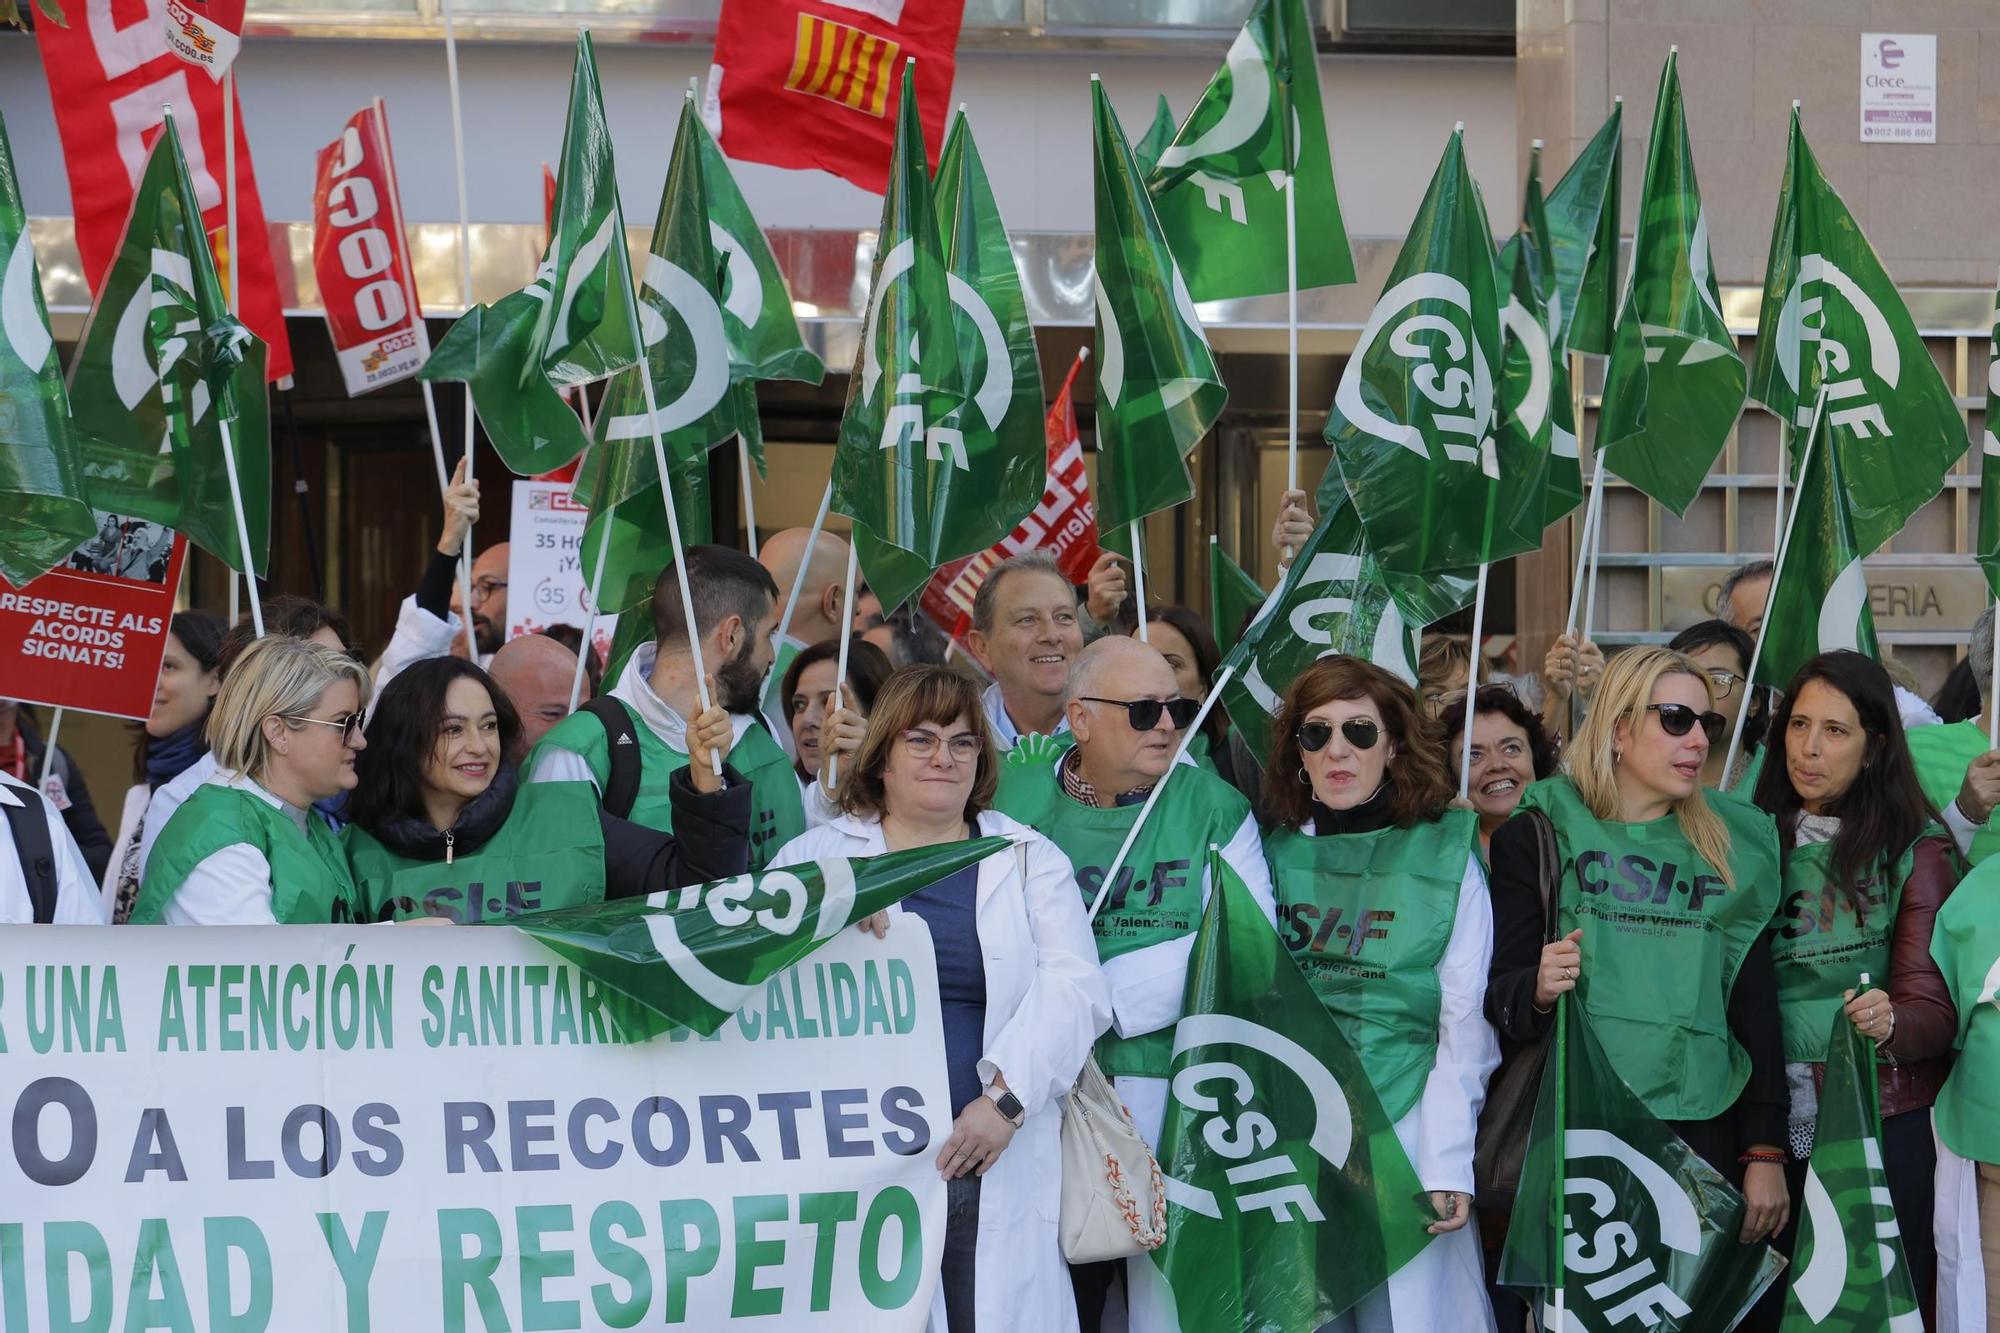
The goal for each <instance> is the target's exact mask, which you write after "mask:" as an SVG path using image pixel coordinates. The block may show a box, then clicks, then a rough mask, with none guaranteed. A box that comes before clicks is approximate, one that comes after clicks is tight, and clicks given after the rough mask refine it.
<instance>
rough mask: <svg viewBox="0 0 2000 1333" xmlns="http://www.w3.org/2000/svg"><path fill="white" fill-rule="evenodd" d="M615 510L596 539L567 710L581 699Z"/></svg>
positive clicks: (614, 508)
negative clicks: (593, 570) (594, 563)
mask: <svg viewBox="0 0 2000 1333" xmlns="http://www.w3.org/2000/svg"><path fill="white" fill-rule="evenodd" d="M571 493H572V494H574V493H575V491H574V488H572V489H571ZM617 512H618V506H617V505H613V506H611V508H609V509H607V510H605V511H604V535H603V536H602V537H600V538H598V541H597V573H596V575H595V576H594V577H592V579H591V580H590V606H589V608H588V609H587V610H586V611H585V612H584V616H583V643H582V644H581V645H580V651H579V652H578V653H577V655H576V675H575V676H573V677H571V679H570V682H569V711H570V712H572V713H574V712H575V711H576V708H577V704H578V703H579V702H580V701H581V700H582V699H583V676H584V671H585V668H586V664H587V663H588V662H589V661H590V640H591V636H592V635H593V634H595V633H596V632H597V608H598V607H599V606H600V605H602V604H603V600H604V566H605V565H606V564H607V563H608V562H609V561H610V559H611V525H612V520H613V518H614V516H615V515H616V514H617ZM626 614H627V615H634V614H637V613H636V612H627V613H626Z"/></svg>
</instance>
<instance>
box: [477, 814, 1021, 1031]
mask: <svg viewBox="0 0 2000 1333" xmlns="http://www.w3.org/2000/svg"><path fill="white" fill-rule="evenodd" d="M1007 846H1008V840H1007V839H1005V838H969V839H966V840H964V841H962V842H950V843H942V844H939V845H937V846H934V847H918V848H912V849H911V850H909V851H903V852H890V853H888V854H887V855H884V856H870V857H854V858H851V859H850V858H834V859H829V860H825V861H807V862H802V863H801V864H799V865H794V866H786V867H785V868H784V869H782V870H760V871H757V872H755V873H753V874H748V875H737V876H735V877H734V878H732V879H724V880H716V881H713V882H711V883H707V884H695V885H691V886H689V887H687V888H682V889H670V890H667V891H665V892H662V893H655V894H651V895H649V896H647V897H645V898H626V899H621V900H618V901H614V902H607V903H592V904H590V905H589V906H587V907H565V908H558V909H556V910H554V911H548V912H530V913H527V914H525V915H522V916H514V917H508V918H506V919H505V921H504V922H503V923H502V924H505V925H509V926H512V927H514V928H515V929H517V930H520V931H523V932H524V933H526V934H528V935H532V936H533V937H534V938H536V939H538V940H540V941H541V942H542V943H543V944H545V945H547V946H548V947H549V948H551V949H553V950H554V951H555V952H556V953H557V954H559V955H561V956H562V958H563V959H565V960H566V961H568V962H570V963H574V964H575V965H576V966H577V967H578V968H580V969H581V970H582V971H583V973H584V974H585V975H586V976H589V977H591V978H593V979H595V980H596V981H598V982H600V983H602V984H603V985H605V986H607V987H609V988H610V989H611V990H613V991H615V992H617V993H618V994H620V995H623V996H626V997H628V998H629V999H631V1000H633V1001H636V1002H637V1003H638V1004H639V1005H641V1006H643V1008H644V1010H645V1011H646V1012H647V1013H648V1014H650V1015H653V1016H654V1018H655V1020H656V1021H654V1022H651V1023H642V1024H640V1025H638V1026H639V1033H638V1035H649V1034H650V1033H653V1032H657V1031H661V1030H664V1029H666V1028H672V1027H686V1028H692V1029H693V1030H694V1031H696V1032H699V1033H701V1034H702V1035H703V1036H707V1035H709V1034H710V1033H712V1032H714V1031H715V1030H716V1029H717V1028H719V1027H721V1026H722V1025H723V1024H724V1023H725V1022H727V1021H728V1019H729V1017H730V1015H732V1014H734V1013H735V1012H736V1011H737V1010H738V1009H740V1008H742V1007H743V1005H744V1004H745V1003H746V1002H748V1001H749V1000H750V999H751V997H752V996H753V995H754V994H755V993H756V991H757V989H758V987H760V986H762V985H763V984H764V983H765V981H766V980H768V979H769V978H770V977H772V976H774V975H775V974H777V973H778V972H781V971H783V970H784V969H785V968H788V967H790V966H792V964H794V963H796V962H798V961H799V960H800V959H802V958H804V957H805V956H806V955H807V954H809V953H811V952H812V951H813V950H815V949H817V948H818V947H819V946H820V945H822V944H824V943H826V942H827V941H828V940H830V939H832V938H833V937H834V936H835V935H838V934H839V933H840V932H841V931H843V930H846V929H847V928H848V927H849V926H851V925H853V924H854V923H855V922H857V921H860V920H862V919H863V918H865V917H867V916H869V915H871V914H873V913H875V912H879V911H882V910H883V909H884V908H886V907H888V906H889V905H890V904H892V903H895V902H897V901H899V900H901V899H903V898H906V897H908V896H909V895H910V894H912V893H915V892H916V891H917V890H918V889H921V888H923V887H924V886H925V885H928V884H934V883H936V882H937V881H938V880H940V879H943V878H944V877H945V876H947V875H951V874H955V873H956V872H958V871H960V870H963V869H965V868H966V867H967V866H972V865H977V864H979V862H981V861H983V860H985V859H986V858H987V857H989V856H992V855H994V854H995V853H999V852H1005V851H1006V849H1007ZM498 920H499V919H498V918H496V921H498Z"/></svg>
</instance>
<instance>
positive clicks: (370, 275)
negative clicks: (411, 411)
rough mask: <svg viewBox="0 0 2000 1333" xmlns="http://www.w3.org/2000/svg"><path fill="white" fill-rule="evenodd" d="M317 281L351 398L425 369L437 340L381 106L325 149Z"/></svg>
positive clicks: (317, 189)
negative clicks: (415, 271) (422, 301)
mask: <svg viewBox="0 0 2000 1333" xmlns="http://www.w3.org/2000/svg"><path fill="white" fill-rule="evenodd" d="M313 276H314V277H316V278H317V279H318V280H319V294H320V303H321V304H322V305H324V306H325V307H326V326H327V332H328V333H330V334H331V335H332V336H333V354H334V357H335V358H336V359H337V360H338V361H339V362H340V374H341V377H342V378H343V379H345V380H346V381H347V392H348V396H349V397H352V396H354V395H355V394H362V393H367V392H368V391H369V390H370V389H379V388H381V387H382V386H383V385H385V384H394V383H395V382H396V381H397V380H401V379H408V378H409V377H410V376H412V375H414V374H416V373H417V372H418V371H419V370H421V369H423V365H424V361H425V359H426V358H428V357H429V356H430V354H431V340H430V334H429V333H427V332H426V331H425V329H424V312H423V308H422V307H421V306H420V305H419V304H418V302H417V284H416V280H415V279H414V277H413V276H412V275H411V272H410V257H409V243H408V239H407V237H406V236H405V235H404V232H403V204H402V199H401V197H400V196H399V195H398V193H397V189H396V161H395V158H394V157H393V156H392V155H391V153H390V151H389V116H388V112H387V111H386V110H385V109H384V108H383V106H382V99H380V98H379V97H378V98H376V99H375V100H374V101H373V102H371V103H369V104H368V105H367V106H365V107H363V108H361V110H359V111H357V112H355V113H354V114H353V115H352V116H350V117H349V118H348V121H347V125H346V127H345V128H343V129H342V130H341V132H340V137H339V138H338V139H335V140H334V141H333V142H332V143H330V144H328V145H327V146H326V147H324V148H322V149H320V150H319V174H318V177H317V182H316V183H315V185H314V186H313Z"/></svg>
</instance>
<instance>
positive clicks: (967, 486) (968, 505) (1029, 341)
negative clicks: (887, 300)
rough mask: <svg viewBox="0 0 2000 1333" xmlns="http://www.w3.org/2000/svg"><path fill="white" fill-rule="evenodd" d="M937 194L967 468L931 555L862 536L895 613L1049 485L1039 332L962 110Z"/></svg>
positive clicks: (1004, 531) (874, 581)
mask: <svg viewBox="0 0 2000 1333" xmlns="http://www.w3.org/2000/svg"><path fill="white" fill-rule="evenodd" d="M934 188H935V191H936V196H937V198H936V202H937V222H938V240H939V244H940V245H941V246H942V248H943V252H944V262H945V288H946V291H947V292H948V293H949V295H950V297H951V320H952V327H953V328H954V330H955V331H956V333H957V339H958V362H959V367H960V372H961V374H963V376H964V388H965V410H964V412H963V413H961V414H960V417H959V429H960V431H961V434H962V437H963V460H964V463H965V465H966V466H965V467H964V468H963V469H962V470H960V471H959V473H958V475H956V476H954V477H952V478H951V484H950V486H949V487H947V488H945V490H944V492H943V495H944V504H945V509H944V511H943V512H942V513H941V514H940V515H939V517H938V519H937V521H936V523H935V525H934V531H935V533H936V538H937V541H936V547H935V549H934V550H932V551H929V552H924V553H918V552H913V551H906V550H904V549H902V548H901V547H898V546H895V545H892V544H890V543H889V542H886V541H884V540H882V539H881V538H879V537H877V536H876V535H875V533H874V532H873V531H872V530H871V529H868V528H861V529H859V530H858V535H857V537H856V542H857V544H858V547H859V552H858V554H859V558H860V561H861V565H862V567H863V568H864V569H866V570H867V571H868V587H869V589H870V590H871V591H873V592H874V593H875V595H876V596H877V597H879V598H880V599H881V601H882V605H883V606H885V607H890V608H893V607H895V606H897V605H899V604H901V603H902V602H903V601H905V600H907V599H908V598H909V596H910V595H911V594H912V593H915V592H918V591H920V590H921V589H922V588H923V586H924V585H925V584H926V583H928V582H929V581H930V577H931V574H932V573H933V572H934V571H935V570H936V568H937V566H938V565H940V564H943V563H945V562H946V561H950V560H956V559H957V558H958V557H960V556H963V555H971V554H972V553H973V552H975V551H984V550H986V549H987V548H988V547H990V546H992V545H994V544H995V543H997V542H999V541H1001V540H1003V539H1004V538H1005V537H1006V536H1007V535H1008V534H1009V533H1011V532H1012V531H1014V529H1015V527H1016V526H1018V525H1019V524H1020V522H1021V520H1022V519H1024V518H1026V517H1027V516H1028V515H1029V514H1030V513H1032V512H1033V511H1034V509H1035V506H1036V505H1038V504H1040V503H1041V501H1042V495H1043V492H1044V491H1045V490H1046V489H1047V483H1048V442H1047V436H1046V434H1045V432H1044V430H1043V423H1042V414H1043V403H1042V362H1041V357H1040V356H1039V355H1038V354H1037V353H1036V351H1035V328H1034V325H1033V323H1032V322H1031V321H1030V320H1029V318H1028V301H1027V297H1026V296H1025V295H1023V293H1022V291H1021V275H1020V272H1019V270H1017V269H1016V268H1015V267H1014V248H1013V246H1012V245H1010V244H1009V243H1008V240H1007V225H1006V223H1005V222H1004V221H1003V220H1002V219H1001V216H1000V205H999V203H998V202H997V201H996V200H995V199H994V197H993V187H992V185H991V184H990V183H989V182H988V181H987V178H986V167H985V165H984V164H983V163H982V162H981V161H980V158H979V148H978V146H977V145H976V144H975V143H974V142H973V138H972V128H971V125H970V123H969V122H968V121H967V120H966V118H965V113H964V112H962V111H961V112H959V113H958V114H957V115H956V116H954V117H953V118H952V122H951V129H950V131H949V132H948V133H947V134H946V135H945V140H944V151H943V153H942V154H940V155H939V157H938V167H937V177H936V181H935V186H934ZM956 460H957V455H954V461H955V462H956Z"/></svg>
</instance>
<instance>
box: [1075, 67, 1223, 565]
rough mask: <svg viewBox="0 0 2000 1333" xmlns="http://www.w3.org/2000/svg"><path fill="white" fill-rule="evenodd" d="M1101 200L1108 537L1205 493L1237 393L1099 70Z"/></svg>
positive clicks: (1102, 514) (1100, 373) (1120, 541)
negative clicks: (1226, 411) (1218, 435)
mask: <svg viewBox="0 0 2000 1333" xmlns="http://www.w3.org/2000/svg"><path fill="white" fill-rule="evenodd" d="M1090 95H1091V114H1092V130H1093V134H1094V138H1095V153H1096V166H1097V172H1096V180H1097V192H1096V208H1097V355H1096V357H1095V358H1094V361H1095V365H1096V373H1097V495H1096V500H1097V531H1098V544H1099V545H1100V546H1103V547H1105V548H1107V549H1109V550H1113V551H1117V552H1119V553H1121V554H1123V555H1127V556H1129V555H1131V554H1132V531H1131V525H1132V524H1133V523H1134V522H1136V521H1137V520H1139V519H1142V518H1144V517H1145V516H1146V515H1148V514H1150V513H1153V512H1155V511H1156V510H1161V509H1170V508H1172V507H1173V506H1175V505H1178V504H1185V503H1186V502H1187V501H1189V500H1191V499H1193V498H1194V478H1193V477H1192V476H1190V475H1189V473H1188V466H1187V458H1188V455H1189V454H1191V453H1193V452H1194V447H1195V445H1196V444H1198V443H1199V442H1200V441H1201V437H1202V436H1203V435H1206V434H1207V433H1208V429H1209V427H1211V426H1213V425H1214V424H1215V419H1216V418H1217V417H1219V416H1221V415H1222V405H1223V404H1224V403H1225V402H1227V401H1228V399H1229V391H1228V390H1227V389H1225V388H1224V387H1223V384H1222V375H1221V373H1220V372H1218V371H1217V370H1216V368H1215V356H1214V354H1213V353H1212V352H1210V351H1209V348H1208V338H1207V336H1206V335H1205V334H1204V333H1203V332H1202V329H1201V319H1200V317H1199V316H1197V315H1196V314H1195V310H1194V299H1193V298H1192V297H1191V296H1189V295H1188V288H1187V283H1186V282H1185V281H1184V280H1183V279H1182V277H1181V270H1180V266H1179V265H1178V264H1176V263H1175V262H1174V256H1173V253H1172V251H1171V250H1169V249H1168V247H1167V239H1166V234H1165V233H1164V232H1163V231H1162V230H1161V228H1160V219H1159V217H1158V216H1157V214H1155V212H1154V210H1153V203H1152V200H1151V198H1150V197H1149V196H1148V195H1147V193H1146V191H1145V189H1144V187H1143V186H1142V185H1141V183H1140V177H1139V167H1138V164H1137V163H1136V162H1134V161H1133V160H1132V149H1131V147H1130V146H1129V145H1128V144H1127V143H1126V142H1125V132H1124V130H1122V129H1120V128H1119V125H1118V115H1117V113H1116V112H1114V111H1113V110H1112V109H1111V102H1110V99H1108V98H1107V97H1105V95H1104V86H1103V85H1102V84H1101V83H1099V82H1098V81H1097V79H1096V78H1095V77H1094V76H1093V77H1092V79H1091V81H1090Z"/></svg>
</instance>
